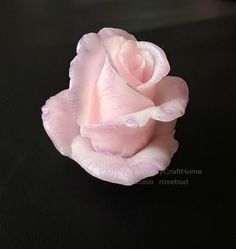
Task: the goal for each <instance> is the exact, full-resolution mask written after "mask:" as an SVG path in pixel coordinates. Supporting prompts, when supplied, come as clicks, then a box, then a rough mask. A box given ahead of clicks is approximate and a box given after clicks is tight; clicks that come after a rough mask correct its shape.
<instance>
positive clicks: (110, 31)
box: [98, 28, 136, 41]
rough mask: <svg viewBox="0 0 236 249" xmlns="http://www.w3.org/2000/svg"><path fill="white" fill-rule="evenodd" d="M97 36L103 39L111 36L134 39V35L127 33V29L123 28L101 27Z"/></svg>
mask: <svg viewBox="0 0 236 249" xmlns="http://www.w3.org/2000/svg"><path fill="white" fill-rule="evenodd" d="M98 36H99V37H100V38H101V39H102V40H103V41H105V40H106V39H109V38H110V37H113V36H122V37H123V38H124V39H125V40H134V41H136V39H135V37H134V36H133V35H131V34H129V33H128V32H127V31H125V30H123V29H116V28H103V29H101V30H100V31H99V32H98Z"/></svg>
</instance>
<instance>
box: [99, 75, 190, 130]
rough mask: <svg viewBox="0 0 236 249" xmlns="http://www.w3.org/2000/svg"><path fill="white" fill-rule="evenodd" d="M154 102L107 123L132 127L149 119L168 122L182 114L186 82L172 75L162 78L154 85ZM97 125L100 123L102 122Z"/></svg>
mask: <svg viewBox="0 0 236 249" xmlns="http://www.w3.org/2000/svg"><path fill="white" fill-rule="evenodd" d="M154 102H155V104H156V105H157V106H152V107H148V108H146V109H143V110H141V111H138V112H135V113H131V114H127V115H125V116H123V117H122V118H119V119H116V120H110V121H109V123H110V124H112V125H115V124H124V125H128V126H131V125H132V127H142V126H145V125H146V124H147V123H148V121H149V119H154V120H158V121H162V122H170V121H172V120H175V119H177V118H178V117H181V116H182V115H184V112H185V108H186V105H187V102H188V87H187V84H186V82H185V81H184V80H183V79H181V78H179V77H173V76H167V77H165V78H163V79H162V80H161V81H160V82H159V83H158V84H157V87H156V96H155V101H154ZM97 125H102V122H101V123H100V124H97Z"/></svg>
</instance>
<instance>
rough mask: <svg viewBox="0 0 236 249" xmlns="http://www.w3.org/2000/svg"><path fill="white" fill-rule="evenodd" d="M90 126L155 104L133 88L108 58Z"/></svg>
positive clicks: (94, 96) (101, 75) (97, 90)
mask: <svg viewBox="0 0 236 249" xmlns="http://www.w3.org/2000/svg"><path fill="white" fill-rule="evenodd" d="M93 99H94V105H93V106H94V108H93V110H92V111H93V113H92V114H91V119H90V124H92V123H96V122H101V121H109V120H113V119H117V118H119V117H122V116H123V115H126V114H128V113H133V112H137V111H140V110H142V109H145V108H147V107H150V106H153V102H152V101H151V100H149V99H148V98H146V97H144V96H143V95H142V94H140V93H139V92H138V91H136V90H135V89H133V88H131V87H130V86H129V85H128V84H127V83H126V82H125V81H124V79H123V78H122V77H121V76H120V75H119V74H118V72H117V71H116V70H115V68H114V67H113V65H112V63H111V61H110V60H109V58H108V57H107V58H106V61H105V64H104V66H103V69H102V71H101V73H100V76H99V78H98V80H97V84H96V89H95V91H94V94H93Z"/></svg>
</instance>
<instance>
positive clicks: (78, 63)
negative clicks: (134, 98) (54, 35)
mask: <svg viewBox="0 0 236 249" xmlns="http://www.w3.org/2000/svg"><path fill="white" fill-rule="evenodd" d="M105 57H106V55H105V50H104V48H103V45H102V43H101V41H100V39H99V37H98V36H97V34H94V33H89V34H87V35H84V36H83V37H82V38H81V39H80V41H79V43H78V46H77V56H76V57H75V58H74V60H73V61H72V62H71V67H70V89H69V96H70V104H71V107H72V112H73V115H74V117H75V120H76V121H77V123H78V124H79V125H85V124H87V123H88V122H89V117H90V110H91V106H92V105H93V103H92V101H93V91H94V88H95V85H96V82H97V79H98V77H99V74H100V72H101V70H102V67H103V65H104V62H105Z"/></svg>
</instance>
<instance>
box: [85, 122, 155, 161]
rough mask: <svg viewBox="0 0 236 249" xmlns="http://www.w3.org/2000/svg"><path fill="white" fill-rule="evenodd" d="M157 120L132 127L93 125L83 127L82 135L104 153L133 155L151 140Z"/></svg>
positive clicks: (105, 124) (106, 124) (124, 155)
mask: <svg viewBox="0 0 236 249" xmlns="http://www.w3.org/2000/svg"><path fill="white" fill-rule="evenodd" d="M155 126H156V121H154V120H150V121H149V122H148V124H147V125H146V126H144V127H136V128H130V127H128V126H127V124H126V125H124V124H121V125H119V124H117V125H109V123H103V124H102V125H92V126H87V127H82V128H81V136H83V137H89V138H90V139H91V142H92V145H93V148H94V149H95V150H96V151H102V152H104V153H113V154H119V155H121V156H123V157H131V156H133V154H135V153H136V152H137V151H139V150H140V149H142V148H143V147H144V146H145V145H147V143H148V142H149V141H150V139H151V137H152V136H153V134H154V133H155Z"/></svg>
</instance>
